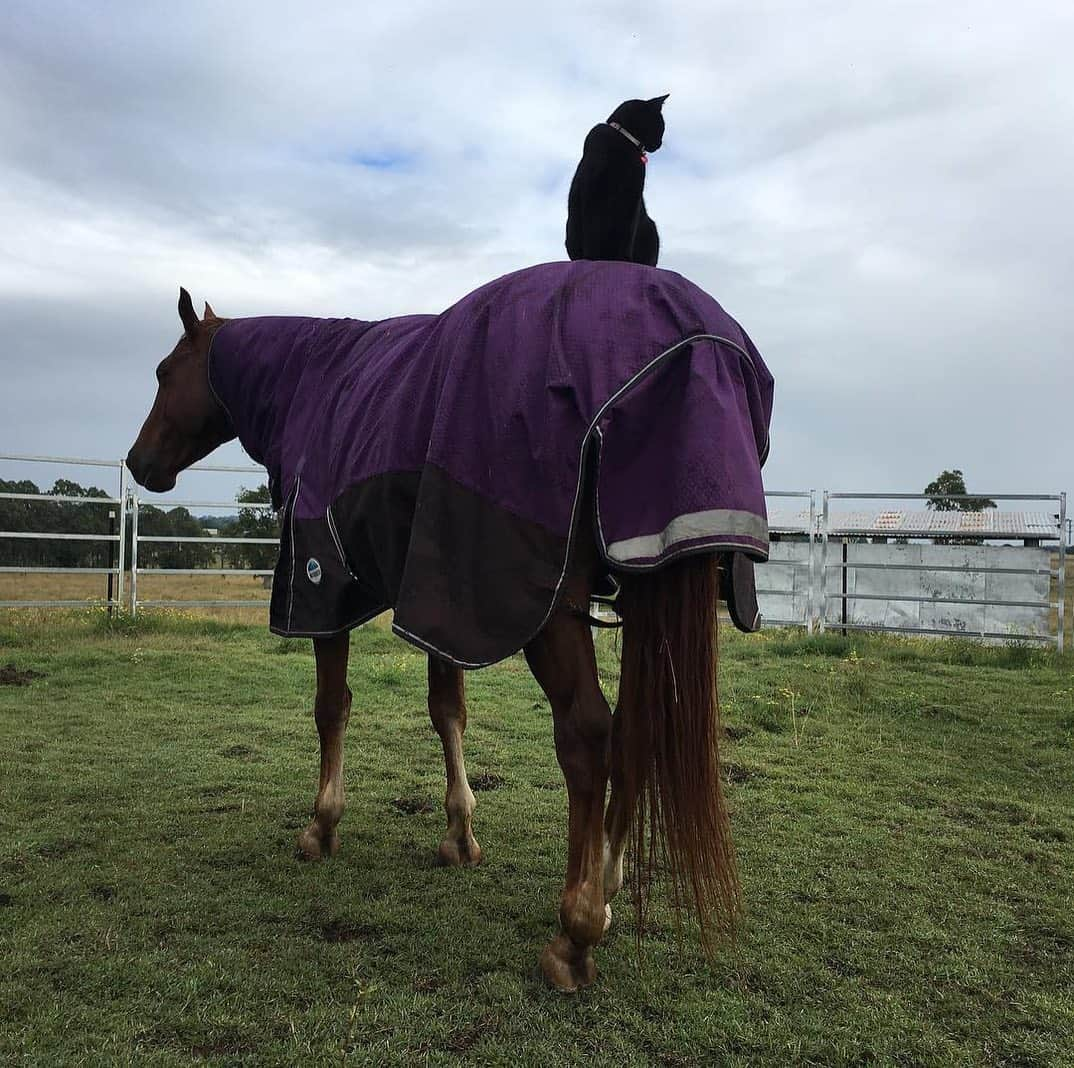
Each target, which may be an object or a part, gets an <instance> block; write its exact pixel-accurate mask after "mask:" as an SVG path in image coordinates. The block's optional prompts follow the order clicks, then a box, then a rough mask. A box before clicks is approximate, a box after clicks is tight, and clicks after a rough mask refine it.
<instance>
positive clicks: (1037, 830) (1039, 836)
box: [1026, 827, 1070, 842]
mask: <svg viewBox="0 0 1074 1068" xmlns="http://www.w3.org/2000/svg"><path fill="white" fill-rule="evenodd" d="M1026 833H1027V834H1028V835H1029V837H1030V838H1032V839H1034V840H1035V841H1037V842H1069V841H1070V835H1069V834H1067V832H1066V831H1064V830H1060V828H1058V827H1033V828H1031V829H1030V830H1028V831H1027V832H1026Z"/></svg>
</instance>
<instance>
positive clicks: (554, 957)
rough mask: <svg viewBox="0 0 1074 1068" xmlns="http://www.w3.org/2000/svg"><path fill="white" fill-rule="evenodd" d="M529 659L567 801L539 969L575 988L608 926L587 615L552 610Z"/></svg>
mask: <svg viewBox="0 0 1074 1068" xmlns="http://www.w3.org/2000/svg"><path fill="white" fill-rule="evenodd" d="M579 599H580V600H581V601H582V603H586V601H585V599H584V598H579ZM526 659H527V660H528V661H529V665H530V669H531V670H532V671H533V674H534V677H535V678H536V679H537V681H538V682H539V683H540V685H541V688H542V689H543V690H544V692H545V693H546V694H547V695H548V700H549V702H550V703H551V705H552V718H553V724H554V729H555V738H556V757H557V759H558V760H559V766H560V767H561V768H562V769H563V777H564V778H565V779H566V781H567V796H568V801H569V806H570V807H569V815H568V832H567V833H568V846H567V880H566V885H565V886H564V888H563V898H562V900H561V902H560V909H559V921H560V927H561V933H560V934H558V935H556V937H555V938H553V939H552V941H551V942H550V943H549V944H548V946H547V947H546V948H545V950H544V953H542V954H541V970H542V971H543V972H544V976H545V978H546V979H547V980H548V981H549V982H550V983H551V984H552V985H553V986H554V987H557V988H558V989H560V990H564V991H573V990H575V989H577V988H578V987H579V986H585V985H586V984H588V983H591V982H592V981H593V980H594V979H595V978H596V966H595V965H594V964H593V955H592V947H593V946H594V945H596V944H597V942H599V941H600V938H601V935H602V934H603V933H604V928H605V908H604V870H603V869H604V863H603V849H604V827H603V817H604V793H605V789H606V787H607V783H608V742H609V738H610V735H611V718H612V717H611V712H610V711H609V709H608V702H607V701H605V699H604V694H603V693H602V692H601V689H600V683H599V681H598V678H597V664H596V657H595V655H594V652H593V637H592V634H591V633H590V631H589V626H588V624H587V623H586V622H585V621H584V620H582V619H579V618H577V617H575V616H570V615H567V614H557V615H554V616H553V617H552V619H551V620H550V621H549V623H548V624H547V625H546V626H545V629H544V630H543V631H542V632H541V633H540V634H539V635H538V636H537V637H536V638H535V639H534V640H533V641H532V642H531V643H530V644H529V645H528V646H526Z"/></svg>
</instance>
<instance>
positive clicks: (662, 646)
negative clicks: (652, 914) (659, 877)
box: [613, 554, 739, 951]
mask: <svg viewBox="0 0 1074 1068" xmlns="http://www.w3.org/2000/svg"><path fill="white" fill-rule="evenodd" d="M717 594H718V572H717V557H716V556H715V555H713V554H706V555H703V556H692V557H687V558H686V559H684V560H680V561H677V562H674V563H671V564H669V565H667V566H666V567H664V568H661V569H660V570H658V571H655V572H649V573H644V574H628V575H622V576H621V590H620V595H619V606H620V609H619V610H620V612H621V614H622V618H623V645H622V663H621V672H620V681H619V708H618V712H617V714H616V719H617V720H618V722H617V724H616V732H615V733H616V739H615V746H614V750H613V752H614V755H613V759H614V760H615V762H616V764H617V765H618V766H617V767H615V768H614V771H613V781H616V784H617V786H618V787H619V790H620V791H621V799H622V806H623V807H622V809H621V812H622V816H623V817H624V818H625V820H626V821H627V826H628V827H629V831H628V832H627V833H628V839H627V840H628V843H629V844H631V845H632V850H631V852H632V853H633V864H632V877H631V878H632V883H633V885H632V890H633V897H634V904H635V911H636V916H637V923H638V933H639V936H640V933H641V931H642V929H643V927H644V923H645V914H646V908H647V903H648V900H649V891H650V888H651V884H652V877H653V872H654V869H657V868H663V869H664V870H665V871H666V872H667V874H668V876H669V881H670V886H671V892H672V900H673V903H674V905H675V906H676V909H677V910H680V909H681V908H682V906H683V905H687V906H692V908H693V910H694V911H695V912H696V915H697V919H698V923H699V925H700V929H701V941H702V944H703V945H704V947H705V949H706V950H707V951H709V950H711V949H712V947H713V934H714V933H715V932H720V933H726V932H731V931H732V930H733V928H734V923H735V919H736V917H737V913H738V907H739V885H738V874H737V867H736V864H735V854H734V847H733V845H732V842H731V825H730V821H729V819H728V814H727V805H726V803H725V800H724V794H723V784H722V781H721V779H722V777H721V774H720V762H719V741H720V739H719V734H720V724H719V703H718V699H717V691H716V661H717V625H716V599H717Z"/></svg>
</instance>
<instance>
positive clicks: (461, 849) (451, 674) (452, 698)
mask: <svg viewBox="0 0 1074 1068" xmlns="http://www.w3.org/2000/svg"><path fill="white" fill-rule="evenodd" d="M429 717H430V718H431V719H432V721H433V726H434V727H435V728H436V733H437V734H439V735H440V741H441V743H442V744H443V746H444V765H445V768H446V769H447V796H446V797H445V798H444V810H445V811H446V812H447V818H448V828H447V833H446V834H445V835H444V840H443V841H442V842H441V843H440V851H439V858H440V863H441V864H448V865H452V866H459V865H464V866H470V865H474V864H480V863H481V847H480V846H479V845H478V844H477V839H475V838H474V836H473V832H472V831H471V830H470V821H471V820H472V819H473V815H474V807H475V806H476V801H475V800H474V794H473V791H472V790H471V789H470V783H469V782H468V781H467V778H466V764H465V763H464V762H463V758H462V735H463V732H464V731H465V730H466V688H465V683H464V682H463V674H462V669H461V668H457V667H456V666H455V665H454V664H449V663H448V662H447V661H446V660H440V659H438V658H437V657H433V656H430V657H429Z"/></svg>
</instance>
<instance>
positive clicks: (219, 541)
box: [130, 464, 279, 616]
mask: <svg viewBox="0 0 1074 1068" xmlns="http://www.w3.org/2000/svg"><path fill="white" fill-rule="evenodd" d="M188 470H191V471H211V472H227V473H232V474H256V475H258V476H259V477H261V478H267V474H266V472H265V469H264V468H263V467H254V466H246V467H231V466H226V465H216V464H195V465H194V466H193V467H191V468H189V469H188ZM147 504H151V505H153V506H154V507H160V508H164V509H168V508H208V509H210V510H217V509H235V508H250V509H253V510H255V511H271V510H272V505H271V504H267V503H266V504H260V503H257V502H244V503H241V504H240V503H239V502H238V501H237V500H236V499H235V498H232V499H231V500H227V501H221V500H179V499H175V498H167V497H154V498H147V497H140V496H139V495H138V494H137V493H134V492H132V493H131V496H130V510H131V593H130V610H131V615H132V616H137V614H138V609H139V608H257V607H259V606H264V607H266V608H267V606H268V598H267V597H259V598H252V597H251V598H246V599H242V600H227V599H223V598H203V599H191V598H161V597H158V598H153V599H148V600H147V599H144V598H142V597H139V595H138V579H139V576H141V577H143V578H144V577H145V576H153V575H196V576H202V575H218V576H226V575H250V576H252V577H255V578H256V577H259V576H261V577H264V576H268V575H271V574H272V568H245V567H147V566H145V565H144V564H143V563H142V562H141V560H140V557H139V546H140V545H150V544H170V545H182V544H202V545H212V546H214V547H219V546H224V545H278V544H279V539H278V538H246V537H228V536H223V537H221V536H218V535H211V536H208V535H207V536H205V537H195V536H183V535H175V534H142V533H140V532H139V530H138V516H139V512H140V511H141V509H142V508H143V507H144V506H145V505H147Z"/></svg>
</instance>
